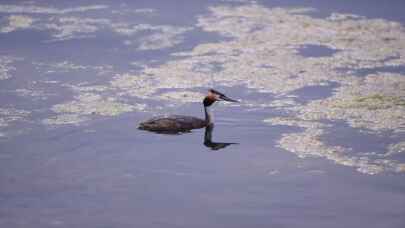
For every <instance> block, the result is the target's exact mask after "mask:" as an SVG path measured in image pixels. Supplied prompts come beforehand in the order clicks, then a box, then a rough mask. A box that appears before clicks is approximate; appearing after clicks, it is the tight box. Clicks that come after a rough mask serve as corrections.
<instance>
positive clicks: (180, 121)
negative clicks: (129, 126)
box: [138, 89, 238, 133]
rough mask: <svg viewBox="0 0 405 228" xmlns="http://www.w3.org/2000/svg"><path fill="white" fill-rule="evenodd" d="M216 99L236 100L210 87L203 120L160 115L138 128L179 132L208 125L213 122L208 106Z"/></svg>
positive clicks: (160, 131) (205, 100) (204, 101)
mask: <svg viewBox="0 0 405 228" xmlns="http://www.w3.org/2000/svg"><path fill="white" fill-rule="evenodd" d="M216 101H228V102H238V101H237V100H234V99H231V98H229V97H227V96H225V94H223V93H220V92H218V91H216V90H213V89H210V90H208V95H207V96H206V97H205V98H204V100H203V105H204V113H205V120H203V119H200V118H196V117H192V116H180V115H172V116H160V117H155V118H152V119H150V120H147V121H145V122H142V123H140V124H139V127H138V129H141V130H147V131H154V132H158V133H179V132H188V131H191V130H192V129H198V128H203V127H206V126H209V125H211V124H213V122H212V116H211V112H210V109H209V108H210V106H211V105H212V104H213V103H215V102H216Z"/></svg>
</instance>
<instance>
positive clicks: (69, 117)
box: [42, 114, 90, 125]
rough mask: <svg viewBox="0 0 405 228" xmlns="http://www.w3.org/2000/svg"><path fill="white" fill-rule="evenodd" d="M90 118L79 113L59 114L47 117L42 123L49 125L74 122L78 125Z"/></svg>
mask: <svg viewBox="0 0 405 228" xmlns="http://www.w3.org/2000/svg"><path fill="white" fill-rule="evenodd" d="M88 120H90V118H89V117H85V116H82V115H79V114H59V115H57V116H53V117H51V118H48V119H45V120H43V121H42V123H44V124H47V125H62V124H73V125H78V124H80V123H82V122H85V121H88Z"/></svg>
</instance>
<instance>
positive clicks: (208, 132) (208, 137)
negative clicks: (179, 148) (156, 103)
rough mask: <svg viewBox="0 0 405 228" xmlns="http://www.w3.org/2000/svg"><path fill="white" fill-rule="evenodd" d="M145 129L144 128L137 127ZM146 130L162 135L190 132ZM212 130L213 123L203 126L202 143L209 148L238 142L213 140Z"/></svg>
mask: <svg viewBox="0 0 405 228" xmlns="http://www.w3.org/2000/svg"><path fill="white" fill-rule="evenodd" d="M139 130H142V131H145V130H144V129H139ZM147 131H148V132H151V133H155V134H162V135H182V134H186V133H191V131H180V132H179V131H150V130H147ZM213 131H214V124H209V125H207V126H206V127H205V133H204V142H203V145H204V146H206V147H208V148H211V150H221V149H224V148H226V147H228V146H230V145H234V144H239V143H227V142H214V141H212V135H213Z"/></svg>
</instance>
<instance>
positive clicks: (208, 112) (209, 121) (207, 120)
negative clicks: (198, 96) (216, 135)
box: [204, 106, 213, 125]
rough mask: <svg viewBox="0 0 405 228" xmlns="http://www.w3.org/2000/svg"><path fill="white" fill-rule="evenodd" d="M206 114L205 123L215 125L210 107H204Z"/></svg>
mask: <svg viewBox="0 0 405 228" xmlns="http://www.w3.org/2000/svg"><path fill="white" fill-rule="evenodd" d="M204 113H205V123H206V124H207V125H210V124H212V123H213V120H212V114H211V110H210V108H209V107H208V106H204Z"/></svg>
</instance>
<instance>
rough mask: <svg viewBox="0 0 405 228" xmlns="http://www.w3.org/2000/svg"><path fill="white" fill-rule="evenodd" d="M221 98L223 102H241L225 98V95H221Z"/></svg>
mask: <svg viewBox="0 0 405 228" xmlns="http://www.w3.org/2000/svg"><path fill="white" fill-rule="evenodd" d="M219 98H220V99H221V100H223V101H229V102H239V101H237V100H234V99H232V98H229V97H227V96H225V95H224V94H221V95H220V96H219Z"/></svg>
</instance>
